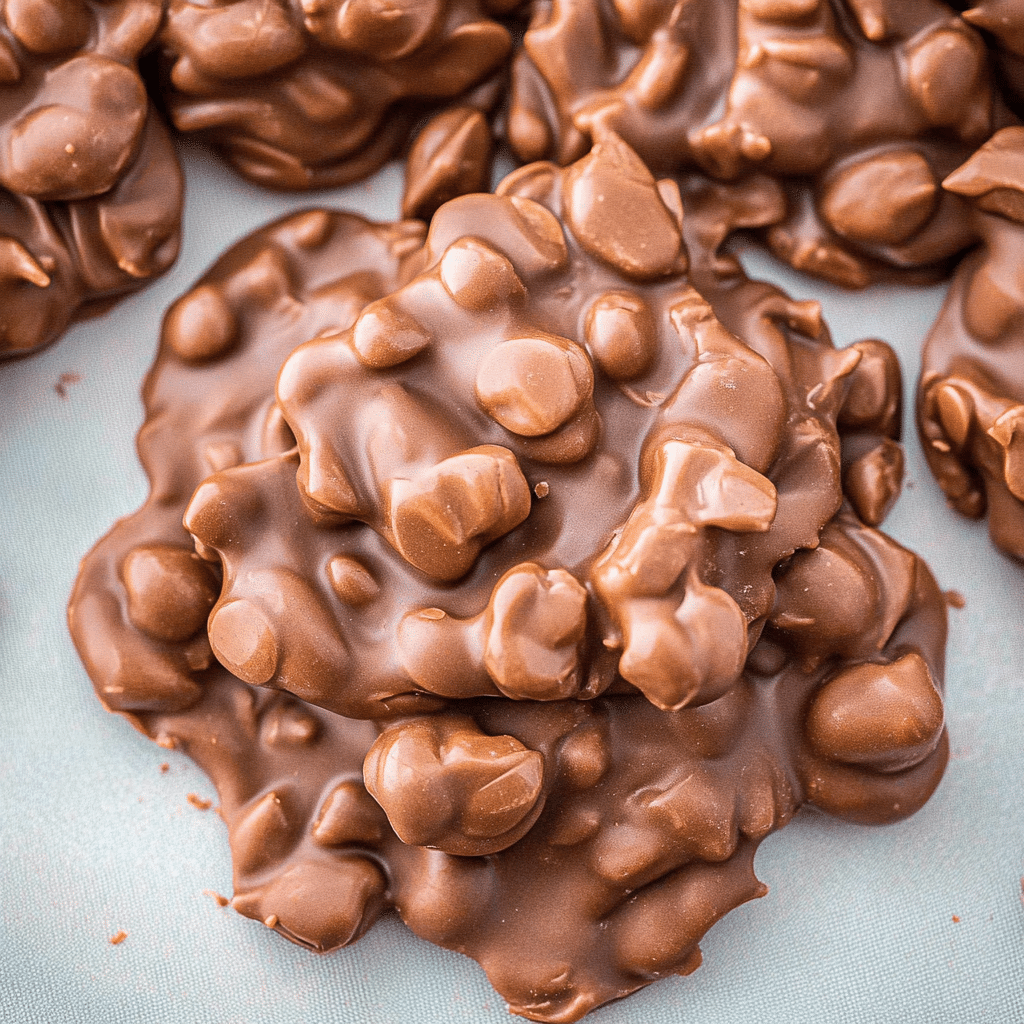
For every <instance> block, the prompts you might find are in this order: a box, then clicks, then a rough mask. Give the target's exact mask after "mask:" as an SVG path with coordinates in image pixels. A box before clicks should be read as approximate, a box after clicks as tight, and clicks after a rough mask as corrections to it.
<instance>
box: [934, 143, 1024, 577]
mask: <svg viewBox="0 0 1024 1024" xmlns="http://www.w3.org/2000/svg"><path fill="white" fill-rule="evenodd" d="M944 186H945V187H946V188H947V189H950V190H953V191H955V192H957V193H959V194H962V195H964V196H967V197H969V198H970V199H971V201H972V202H973V204H974V206H975V210H976V212H975V222H976V224H977V227H978V232H979V234H980V235H981V237H982V239H983V241H982V243H981V245H980V246H979V247H978V249H977V250H976V251H975V252H974V253H972V254H971V255H970V256H969V257H968V258H967V259H965V260H964V261H963V263H961V264H960V266H959V268H958V269H957V272H956V274H955V276H954V278H953V283H952V285H951V287H950V290H949V294H948V296H947V298H946V301H945V303H944V305H943V307H942V311H941V312H940V314H939V317H938V319H937V320H936V322H935V324H934V325H933V327H932V329H931V332H930V333H929V335H928V338H927V340H926V342H925V348H924V353H923V358H922V370H921V379H920V382H919V385H918V403H917V419H918V429H919V431H920V434H921V439H922V443H923V444H924V450H925V456H926V457H927V459H928V463H929V466H930V467H931V470H932V472H933V473H934V474H935V476H936V478H937V480H938V482H939V485H940V486H941V487H942V489H943V491H944V492H945V493H946V497H947V498H948V500H949V502H950V504H952V505H953V507H954V508H956V509H957V511H959V512H961V513H963V514H964V515H968V516H971V517H974V518H976V517H979V516H982V515H984V514H986V512H987V513H988V520H989V532H990V534H991V537H992V540H993V542H994V543H995V544H996V545H997V546H998V547H1000V548H1002V549H1003V550H1004V551H1006V552H1007V553H1008V554H1010V555H1013V556H1014V557H1016V558H1024V461H1022V459H1021V455H1020V451H1021V436H1022V435H1021V433H1020V431H1019V430H1018V425H1019V424H1020V423H1021V422H1022V420H1024V389H1022V388H1021V374H1020V367H1021V358H1022V357H1021V343H1022V339H1024V318H1022V316H1021V309H1022V308H1024V307H1022V303H1024V287H1022V283H1021V281H1020V275H1019V265H1020V252H1021V245H1022V240H1024V228H1022V226H1021V217H1022V207H1021V196H1024V132H1022V130H1021V129H1020V128H1006V129H1004V130H1003V131H1001V132H999V133H997V134H996V135H995V136H994V137H993V138H992V139H991V140H990V141H989V142H988V143H986V144H985V145H984V146H983V147H981V149H979V150H978V152H977V153H975V154H974V156H972V157H971V159H970V160H969V161H968V162H967V163H966V164H964V166H963V167H961V168H958V169H957V170H956V171H955V172H954V173H953V174H951V175H950V176H949V177H948V178H947V179H946V181H945V182H944Z"/></svg>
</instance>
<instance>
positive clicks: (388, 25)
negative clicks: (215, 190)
mask: <svg viewBox="0 0 1024 1024" xmlns="http://www.w3.org/2000/svg"><path fill="white" fill-rule="evenodd" d="M509 6H514V4H513V5H509V4H507V3H506V4H501V3H494V4H487V3H481V2H479V0H403V2H400V3H388V4H379V3H376V2H372V0H344V2H338V0H301V2H299V0H291V2H289V0H273V2H270V3H266V2H263V0H259V2H257V0H230V2H228V3H224V4H217V5H209V4H200V3H190V2H188V0H169V3H168V7H167V16H166V25H165V27H164V29H163V30H162V32H161V34H160V46H159V51H160V61H161V64H162V68H163V71H162V86H161V91H162V94H163V98H164V101H165V102H166V103H167V106H168V109H169V111H170V116H171V119H172V121H173V122H174V125H175V127H176V128H177V129H178V130H179V131H183V132H198V133H200V134H201V135H202V136H203V137H204V138H206V139H208V140H209V141H210V142H212V143H213V144H214V145H215V146H216V147H217V148H218V149H220V150H221V151H222V152H223V153H224V154H225V156H226V157H227V158H228V159H229V160H230V161H231V163H232V164H233V165H234V166H235V167H236V168H237V169H238V170H239V171H241V172H242V173H243V174H244V175H245V176H246V177H248V178H251V179H252V180H254V181H259V182H262V183H263V184H267V185H272V186H274V187H276V188H292V189H305V188H312V187H325V186H333V185H341V184H345V183H346V182H349V181H353V180H355V179H357V178H361V177H364V176H366V175H368V174H370V173H371V172H372V171H374V170H376V169H377V168H378V167H380V166H381V165H382V164H383V163H384V162H385V161H386V160H389V159H390V158H391V157H393V156H395V155H396V153H397V152H398V151H399V149H400V148H401V147H402V146H403V145H404V143H405V142H406V141H407V140H408V138H409V137H410V135H411V134H412V131H413V129H414V127H415V126H416V124H417V121H418V120H419V119H420V118H421V117H422V116H423V115H424V114H429V113H432V112H434V111H436V110H437V108H438V107H439V106H444V105H447V104H448V103H450V102H452V101H458V102H460V103H462V104H465V105H467V107H468V109H469V110H470V111H474V110H475V111H477V112H479V111H481V110H483V111H488V110H489V109H491V108H492V107H493V105H494V102H495V100H496V99H497V97H498V92H497V90H496V87H497V85H498V84H499V81H500V76H501V75H502V73H503V71H504V69H505V65H506V64H507V60H508V58H509V55H510V52H511V48H512V40H511V36H510V34H509V31H508V29H507V28H506V27H505V26H504V25H502V24H500V23H499V22H498V21H496V20H495V19H494V18H493V17H492V16H491V14H492V13H494V12H495V11H494V10H492V9H496V10H497V12H498V13H501V10H500V9H501V8H502V7H505V8H507V7H509ZM449 129H450V126H448V125H445V124H442V125H440V126H438V125H436V124H433V125H428V126H427V127H426V128H425V129H424V130H426V131H428V132H431V133H433V134H438V133H440V134H441V135H443V136H444V138H445V141H446V143H450V141H451V138H450V136H451V132H450V130H449ZM457 144H458V143H456V145H457ZM423 145H428V146H429V145H430V142H429V140H427V141H425V142H424V143H423ZM473 158H474V159H476V160H477V161H478V162H480V163H482V164H483V165H484V167H485V168H486V167H488V166H489V163H490V132H489V130H488V131H487V133H486V137H485V138H482V139H480V140H479V141H476V143H475V148H474V150H473ZM435 170H436V168H435ZM485 173H486V171H485ZM431 212H432V211H431Z"/></svg>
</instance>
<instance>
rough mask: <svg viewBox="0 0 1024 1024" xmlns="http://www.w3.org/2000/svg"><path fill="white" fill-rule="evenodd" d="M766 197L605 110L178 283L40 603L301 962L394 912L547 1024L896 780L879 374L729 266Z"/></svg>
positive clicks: (931, 730)
mask: <svg viewBox="0 0 1024 1024" xmlns="http://www.w3.org/2000/svg"><path fill="white" fill-rule="evenodd" d="M762 187H763V186H762V183H761V182H759V181H753V182H750V181H747V182H743V183H740V184H736V185H731V184H713V183H707V182H703V183H694V182H690V183H688V184H687V186H686V188H685V196H684V195H683V194H682V193H681V192H680V189H679V187H678V186H677V185H676V184H675V183H674V182H672V181H670V180H667V179H664V180H657V179H656V178H655V177H654V176H652V175H651V173H650V172H649V171H648V169H647V168H646V167H645V165H644V164H643V163H642V162H641V161H640V160H639V158H638V157H637V156H636V154H635V153H634V152H633V150H632V149H630V148H629V147H628V146H627V145H626V144H625V143H623V142H622V140H621V139H620V138H619V137H618V136H617V135H616V134H614V133H612V132H606V131H602V132H601V133H600V134H599V138H598V142H597V145H596V146H595V147H594V148H593V149H592V150H591V151H590V152H589V153H588V154H587V155H586V156H584V157H583V158H582V159H580V160H579V161H577V162H576V163H575V164H573V165H572V166H570V167H568V168H566V169H560V168H558V167H557V166H555V165H553V164H545V163H540V164H533V165H530V166H528V167H525V168H522V169H521V170H519V171H517V172H514V173H513V174H512V175H511V176H510V177H509V178H507V179H506V180H505V182H504V183H503V184H502V185H501V186H500V187H499V189H498V191H497V193H496V194H494V195H470V196H465V197H462V198H459V199H456V200H453V201H452V202H449V203H448V204H446V205H445V206H443V207H442V208H441V209H440V210H439V211H438V212H437V214H436V215H435V217H434V218H433V220H432V222H431V225H430V227H429V230H428V231H427V233H426V235H425V237H424V233H423V229H422V227H421V226H420V225H418V224H416V223H408V222H407V223H404V224H398V225H386V226H385V225H377V226H375V225H370V224H368V223H366V222H365V221H361V220H360V219H358V218H355V217H352V216H347V215H343V214H334V213H329V212H326V211H308V212H306V213H303V214H299V215H296V216H294V217H291V218H288V219H286V220H284V221H281V222H279V223H278V224H276V225H273V226H271V227H270V228H268V229H264V230H263V231H262V232H258V233H256V234H255V235H254V236H252V237H251V238H250V239H248V240H246V241H244V242H243V243H240V244H239V245H238V246H236V247H235V248H234V249H233V250H232V251H230V252H229V253H228V254H227V255H226V256H225V257H224V258H223V259H222V260H221V261H220V262H219V263H218V264H217V265H216V266H215V267H214V268H213V269H212V270H211V271H210V272H209V273H208V274H207V275H206V276H205V277H204V278H203V279H202V280H201V281H200V282H199V283H198V285H197V286H196V287H195V288H194V289H193V290H192V291H191V292H189V293H188V294H187V295H185V296H184V297H183V298H182V299H180V300H179V301H178V302H177V303H176V304H175V305H174V306H173V307H172V309H171V310H170V312H169V313H168V315H167V318H166V319H165V322H164V329H163V335H162V342H161V352H160V356H159V359H158V363H157V366H156V368H155V370H154V372H153V373H152V374H151V376H150V378H149V380H148V383H147V389H146V395H145V397H146V403H147V410H148V419H147V423H146V425H145V426H144V428H143V430H142V432H141V434H140V439H139V447H140V453H141V455H142V458H143V462H144V464H145V465H146V468H147V471H148V472H149V474H150V478H151V481H152V493H151V496H150V498H149V500H148V501H147V503H146V504H145V505H144V506H143V508H142V509H141V510H140V511H139V512H138V513H136V514H135V515H134V516H132V517H129V518H127V519H125V520H122V521H121V522H120V523H119V524H118V525H117V526H115V528H114V529H113V530H112V531H111V533H110V534H108V536H107V537H106V538H104V539H103V540H102V541H101V542H100V543H99V544H98V545H97V547H96V548H95V549H94V550H93V552H92V553H90V555H88V556H87V558H86V559H85V561H84V562H83V566H82V571H81V575H80V578H79V581H78V583H77V585H76V589H75V593H74V595H73V597H72V602H71V608H70V613H69V614H70V623H71V628H72V633H73V635H74V637H75V640H76V643H77V644H78V646H79V650H80V651H81V653H82V656H83V660H84V661H85V663H86V665H87V667H88V669H89V672H90V675H91V676H92V678H93V681H94V683H95V685H96V688H97V692H98V694H99V696H100V697H101V699H102V700H103V701H104V703H105V704H106V705H107V706H108V707H110V708H111V709H113V710H118V711H121V712H122V713H124V714H126V715H128V716H129V717H130V718H131V719H132V720H133V721H134V722H135V724H136V725H137V726H138V727H139V728H141V729H142V730H143V731H145V732H146V733H147V734H149V735H150V736H152V737H153V738H154V739H156V740H157V741H158V742H160V743H162V744H164V745H166V746H178V747H180V748H181V749H183V750H185V751H186V752H187V753H189V754H190V756H192V757H194V758H195V759H196V760H197V761H198V763H199V764H200V765H202V766H203V767H204V768H205V769H206V770H207V771H208V772H209V773H210V775H211V777H212V778H213V779H214V781H215V783H216V785H217V787H218V790H219V792H220V795H221V802H222V812H223V814H224V817H225V820H226V822H227V824H228V828H229V834H230V838H231V845H232V855H233V858H234V867H235V897H234V900H233V903H234V906H235V907H236V909H238V910H239V911H240V912H242V913H244V914H246V915H248V916H251V917H255V918H257V919H258V920H262V921H263V922H264V923H265V924H266V925H268V926H269V927H272V928H275V929H276V930H278V931H280V932H281V933H282V934H284V935H286V936H287V937H289V938H291V939H292V940H293V941H297V942H300V943H302V944H305V945H308V946H310V947H312V948H315V949H318V950H326V949H331V948H334V947H337V946H339V945H344V944H346V943H348V942H351V941H354V940H355V939H357V938H358V937H359V935H360V934H362V932H363V931H364V930H365V929H366V928H367V927H368V926H369V925H370V924H371V923H372V921H373V920H374V919H375V918H376V916H377V915H378V914H379V913H380V912H381V911H382V910H383V909H384V908H385V907H388V906H393V907H395V908H396V909H397V910H398V912H399V913H400V914H401V915H402V917H403V919H404V920H405V921H406V922H407V923H408V924H409V926H410V927H411V928H412V929H413V930H414V931H415V932H416V933H417V934H419V935H421V936H423V937H425V938H428V939H430V940H431V941H434V942H436V943H439V944H440V945H443V946H446V947H448V948H452V949H457V950H459V951H462V952H465V953H467V954H468V955H470V956H472V957H474V958H475V959H477V960H478V961H479V962H480V963H481V964H482V965H483V967H484V969H485V970H486V971H487V973H488V976H489V977H490V979H491V981H492V983H493V984H494V985H495V987H496V988H497V989H498V990H499V991H500V992H501V994H502V995H503V996H504V997H505V998H506V1000H507V1001H508V1002H509V1005H510V1007H511V1009H512V1010H513V1011H514V1012H516V1013H520V1014H523V1015H524V1016H527V1017H529V1018H531V1019H534V1020H540V1021H570V1020H577V1019H579V1018H580V1017H581V1016H583V1015H584V1014H585V1013H586V1012H587V1011H588V1010H589V1009H591V1008H593V1007H595V1006H597V1005H600V1004H601V1003H604V1002H606V1001H608V1000H611V999H614V998H617V997H619V996H622V995H625V994H627V993H629V992H631V991H633V990H635V989H637V988H639V987H641V986H643V985H646V984H648V983H649V982H650V981H652V980H654V979H656V978H657V977H660V976H663V975H665V974H666V973H672V972H681V973H688V972H689V971H692V970H693V969H695V968H696V967H697V966H698V965H699V963H700V951H699V945H698V943H699V940H700V938H701V936H702V935H703V934H704V933H705V932H706V930H707V929H708V928H709V927H710V926H711V925H712V924H713V923H714V922H715V921H716V920H717V919H718V918H720V917H721V916H722V915H723V914H725V913H727V912H728V911H729V910H730V909H732V908H733V907H735V906H736V905H738V904H739V903H741V902H743V901H745V900H748V899H751V898H753V897H756V896H759V895H762V894H763V892H764V891H765V889H764V886H763V885H762V884H761V883H760V882H759V881H758V880H757V879H756V877H755V875H754V873H753V857H754V853H755V850H756V847H757V845H758V843H759V842H760V841H761V840H762V839H763V838H764V837H765V836H766V835H768V834H770V833H771V832H772V831H774V830H776V829H778V828H780V827H782V826H783V825H785V824H786V822H787V821H789V820H790V818H791V817H792V815H793V814H794V812H795V811H796V810H797V808H798V807H800V806H801V805H802V804H804V803H813V804H815V805H817V806H819V807H821V808H822V809H824V810H826V811H828V812H829V813H833V814H837V815H840V816H842V817H846V818H849V819H851V820H854V821H862V822H884V821H891V820H895V819H897V818H900V817H903V816H904V815H906V814H909V813H912V812H913V811H914V810H915V809H917V808H918V807H919V806H921V804H922V803H923V802H924V801H925V800H926V799H927V798H928V796H929V795H930V793H931V792H932V790H933V789H934V787H935V786H936V785H937V783H938V781H939V778H940V777H941V774H942V771H943V769H944V766H945V762H946V758H947V753H948V748H947V742H946V738H945V730H944V718H943V706H942V698H941V695H940V692H941V680H942V670H943V647H944V640H945V612H944V606H943V601H942V598H941V595H940V594H939V592H938V590H937V588H936V585H935V583H934V580H933V579H932V577H931V575H930V573H929V572H928V570H927V568H926V567H925V566H924V565H923V563H922V562H921V561H920V559H918V558H917V557H916V556H914V555H913V554H911V553H910V552H908V551H906V550H905V549H903V548H902V547H900V546H899V545H897V544H896V543H895V542H893V541H892V540H890V539H888V538H887V537H885V535H884V534H882V533H881V532H879V531H878V530H877V529H876V526H877V524H878V523H879V522H880V520H881V519H882V517H883V516H884V514H885V512H886V511H887V509H888V507H889V505H890V504H891V502H892V501H893V500H894V499H895V497H896V494H897V493H898V490H899V483H900V477H901V469H902V464H901V456H900V452H899V447H898V445H897V444H896V443H895V434H896V430H897V423H898V411H899V374H898V369H897V367H896V364H895V359H894V357H893V354H892V352H891V351H890V350H889V349H888V347H887V346H885V345H884V344H883V343H881V342H878V341H864V342H858V343H857V344H856V345H853V346H851V347H850V348H848V349H846V350H837V349H835V348H834V347H833V345H832V343H831V341H830V339H829V336H828V332H827V329H826V328H825V326H824V325H823V324H822V322H821V317H820V311H819V309H818V307H817V305H816V304H814V303H797V302H794V301H792V300H791V299H789V298H787V297H786V296H785V295H784V294H782V293H781V292H780V291H779V290H778V289H776V288H774V287H773V286H770V285H766V284H759V283H756V282H751V281H749V280H748V279H747V278H746V277H745V276H744V275H743V273H742V271H741V270H740V268H739V266H738V264H737V263H736V261H735V260H734V259H732V258H730V257H728V256H727V255H723V254H722V253H721V252H720V250H719V245H720V243H721V241H722V239H723V238H724V237H725V235H726V234H728V233H729V231H731V230H732V229H733V228H737V227H740V226H751V225H753V224H756V223H757V222H758V220H759V217H760V215H761V211H762V210H763V204H762V203H761V202H760V200H761V198H762V196H763V193H762ZM684 208H685V211H686V212H685V214H684V212H683V211H684ZM278 367H280V373H279V374H278V373H277V370H278ZM275 376H276V377H277V381H276V387H275V383H274V378H275ZM182 520H183V521H184V526H182ZM186 531H187V532H186ZM513 908H515V910H516V913H512V910H513Z"/></svg>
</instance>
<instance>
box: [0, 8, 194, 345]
mask: <svg viewBox="0 0 1024 1024" xmlns="http://www.w3.org/2000/svg"><path fill="white" fill-rule="evenodd" d="M161 14H162V5H161V4H160V3H158V2H156V0H113V2H108V3H99V2H94V0H61V2H55V0H11V2H9V3H7V4H6V5H5V6H4V9H3V13H2V15H0V306H2V307H3V312H2V313H0V356H3V355H16V354H21V353H24V352H27V351H31V350H32V349H35V348H37V347H39V346H40V345H43V344H46V343H47V342H49V341H52V340H53V339H54V338H55V337H56V336H57V335H59V334H60V333H61V332H62V331H63V330H64V328H65V327H66V326H67V325H68V323H69V322H70V321H71V320H72V319H74V317H75V316H77V315H81V314H82V313H87V312H89V311H90V307H94V306H96V305H102V304H105V303H106V302H107V301H109V300H110V299H112V298H115V297H117V296H119V295H123V294H125V293H127V292H130V291H134V290H136V289H138V288H140V287H141V286H142V285H143V284H145V283H146V282H147V281H148V280H149V279H150V278H152V277H155V276H157V275H159V274H161V273H163V272H164V271H165V270H166V269H167V268H168V267H169V266H170V265H171V263H172V262H173V261H174V259H175V257H176V255H177V252H178V244H179V239H180V231H181V224H180V222H181V205H182V198H183V184H182V178H181V171H180V169H179V167H178V163H177V157H176V156H175V154H174V150H173V147H172V144H171V140H170V138H169V136H168V134H167V130H166V129H165V128H164V126H163V124H162V122H161V121H160V118H159V116H158V115H157V114H156V113H155V112H154V111H153V110H152V109H151V107H150V104H149V99H148V97H147V95H146V90H145V87H144V85H143V83H142V80H141V78H140V77H139V74H138V70H137V67H136V62H137V59H138V57H139V55H140V53H141V52H142V51H143V49H144V48H145V47H146V46H147V45H148V44H149V43H150V41H151V39H152V38H153V36H154V34H155V32H156V31H157V28H158V27H159V24H160V19H161Z"/></svg>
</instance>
